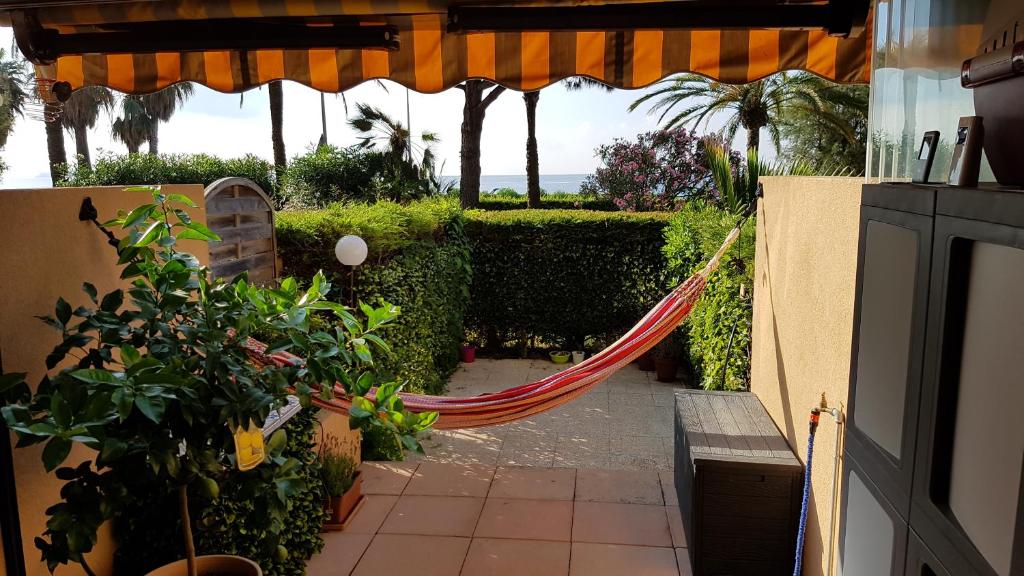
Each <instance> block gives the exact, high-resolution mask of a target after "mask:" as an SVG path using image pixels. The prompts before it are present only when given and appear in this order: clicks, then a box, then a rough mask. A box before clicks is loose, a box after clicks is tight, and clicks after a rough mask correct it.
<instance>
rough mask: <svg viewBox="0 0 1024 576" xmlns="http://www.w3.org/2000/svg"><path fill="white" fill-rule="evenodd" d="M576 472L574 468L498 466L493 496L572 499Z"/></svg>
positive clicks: (492, 491)
mask: <svg viewBox="0 0 1024 576" xmlns="http://www.w3.org/2000/svg"><path fill="white" fill-rule="evenodd" d="M575 491H576V471H575V470H573V469H572V468H548V469H545V468H524V467H508V466H503V467H501V468H498V469H497V470H496V471H495V473H494V480H493V481H491V491H490V493H489V494H488V495H489V496H490V497H491V498H528V499H531V500H572V498H573V494H574V493H575Z"/></svg>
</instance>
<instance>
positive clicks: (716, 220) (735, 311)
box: [665, 201, 756, 390]
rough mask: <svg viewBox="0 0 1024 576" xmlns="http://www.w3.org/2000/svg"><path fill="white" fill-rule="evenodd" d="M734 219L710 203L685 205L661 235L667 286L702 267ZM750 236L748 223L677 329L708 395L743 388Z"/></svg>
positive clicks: (751, 263) (750, 283)
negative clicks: (681, 331) (742, 294)
mask: <svg viewBox="0 0 1024 576" xmlns="http://www.w3.org/2000/svg"><path fill="white" fill-rule="evenodd" d="M737 220H738V217H737V216H735V215H733V214H730V213H728V212H726V211H724V210H722V209H721V208H718V207H716V206H714V205H712V204H708V203H706V202H702V201H694V202H689V203H687V204H686V205H685V206H684V207H683V208H682V210H680V211H679V212H678V213H677V214H676V215H675V216H674V217H673V218H672V221H671V222H670V223H669V226H668V229H667V230H666V234H665V236H666V240H667V242H666V244H665V257H666V259H667V261H668V269H669V274H670V278H669V281H670V282H671V283H678V282H681V281H682V280H683V279H685V278H687V277H689V276H690V275H691V274H693V273H694V272H696V271H697V270H699V269H700V268H702V267H703V266H704V265H705V264H706V263H707V260H708V259H709V258H710V257H711V256H712V255H713V254H714V253H715V252H716V251H717V250H718V248H719V247H720V246H721V244H722V242H723V241H724V239H725V237H726V236H727V235H728V234H729V232H730V231H731V230H732V229H733V228H734V227H735V226H736V222H737ZM755 234H756V224H755V222H754V220H753V219H751V220H749V221H748V222H747V223H746V224H744V226H743V231H742V234H741V236H740V238H739V240H737V242H736V244H734V245H733V247H732V249H731V250H730V251H729V253H728V254H727V255H726V257H725V259H724V260H723V262H722V265H721V267H720V268H719V269H718V271H716V272H715V273H714V274H713V275H712V276H711V279H710V280H709V282H708V285H707V288H706V289H705V291H704V295H703V296H702V297H701V300H700V302H698V303H697V305H696V306H695V307H694V309H693V311H692V312H690V316H689V318H688V319H687V321H686V323H685V324H684V325H683V326H684V331H685V335H686V338H685V341H686V354H687V356H688V359H689V361H690V364H691V365H692V366H693V369H694V372H695V375H696V376H697V380H698V382H700V384H701V386H702V387H704V388H706V389H708V390H721V389H723V388H724V389H726V390H738V389H745V388H747V386H748V384H749V374H750V330H751V323H752V319H753V314H752V310H753V309H752V305H751V302H752V299H751V298H750V296H751V295H752V294H753V292H752V288H753V279H754V250H755V243H754V238H755ZM741 285H744V286H745V288H746V295H747V298H745V299H741V298H740V286H741ZM734 326H735V334H733V327H734ZM730 335H732V347H731V352H729V338H730ZM726 356H728V357H729V362H728V366H726ZM723 371H724V376H725V379H724V382H723Z"/></svg>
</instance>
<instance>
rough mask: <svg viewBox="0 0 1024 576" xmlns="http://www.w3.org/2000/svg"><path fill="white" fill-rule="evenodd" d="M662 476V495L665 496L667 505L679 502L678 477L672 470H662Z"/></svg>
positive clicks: (659, 473) (659, 474)
mask: <svg viewBox="0 0 1024 576" xmlns="http://www.w3.org/2000/svg"><path fill="white" fill-rule="evenodd" d="M658 476H659V477H660V478H661V495H662V496H663V497H664V498H665V506H675V505H678V504H679V497H678V493H677V492H676V479H675V478H676V477H675V472H673V471H672V470H661V471H660V472H658Z"/></svg>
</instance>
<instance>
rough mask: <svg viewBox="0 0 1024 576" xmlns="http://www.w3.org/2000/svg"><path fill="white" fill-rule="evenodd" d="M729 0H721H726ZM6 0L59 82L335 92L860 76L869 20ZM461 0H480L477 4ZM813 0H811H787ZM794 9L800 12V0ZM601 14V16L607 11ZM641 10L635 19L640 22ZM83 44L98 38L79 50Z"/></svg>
mask: <svg viewBox="0 0 1024 576" xmlns="http://www.w3.org/2000/svg"><path fill="white" fill-rule="evenodd" d="M738 2H739V0H737V1H735V2H732V3H730V2H728V1H725V0H723V1H722V2H719V4H720V5H722V6H723V7H725V8H728V7H730V6H731V5H736V4H737V3H738ZM739 3H743V2H739ZM5 4H6V5H5ZM10 4H11V3H10V2H7V3H4V2H0V17H3V15H6V16H7V17H8V18H9V19H10V20H11V21H12V22H13V24H14V26H15V31H16V34H17V35H18V40H19V44H20V45H22V48H23V50H25V49H26V45H29V46H28V48H29V49H28V50H25V51H26V52H27V53H28V52H31V50H32V48H33V47H34V45H35V44H39V45H43V44H45V43H46V41H49V42H51V43H53V45H57V46H59V47H63V48H64V49H60V50H58V51H57V55H56V56H57V57H56V58H55V61H54V62H53V63H52V64H49V65H45V66H41V67H39V71H40V74H41V76H43V77H46V78H49V79H52V80H54V81H57V82H65V83H67V85H70V87H71V89H77V88H81V87H83V86H92V85H102V86H108V87H110V88H113V89H116V90H119V91H122V92H126V93H134V94H142V93H149V92H153V91H156V90H159V89H161V88H164V87H166V86H169V85H171V84H174V83H177V82H183V81H191V82H197V83H200V84H204V85H206V86H209V87H210V88H212V89H214V90H218V91H221V92H241V91H244V90H247V89H250V88H253V87H255V86H260V85H262V84H265V83H267V82H270V81H273V80H279V79H288V80H293V81H296V82H300V83H302V84H306V85H308V86H311V87H312V88H315V89H317V90H321V91H325V92H338V91H342V90H345V89H348V88H351V87H353V86H355V85H357V84H360V83H362V82H365V81H367V80H373V79H390V80H393V81H395V82H398V83H400V84H402V85H405V86H408V87H409V88H412V89H414V90H417V91H419V92H426V93H433V92H439V91H442V90H444V89H446V88H450V87H452V86H454V85H456V84H458V83H460V82H462V81H464V80H466V79H469V78H481V79H486V80H491V81H494V82H497V83H499V84H502V85H504V86H507V87H509V88H512V89H516V90H523V91H529V90H537V89H540V88H543V87H544V86H547V85H549V84H552V83H554V82H557V81H559V80H561V79H564V78H567V77H571V76H589V77H591V78H594V79H596V80H599V81H601V82H604V83H607V84H609V85H612V86H615V87H619V88H640V87H643V86H646V85H649V84H651V83H653V82H655V81H657V80H659V79H661V78H664V77H666V76H668V75H670V74H674V73H678V72H695V73H698V74H702V75H705V76H708V77H711V78H714V79H717V80H720V81H722V82H728V83H744V82H750V81H753V80H757V79H760V78H763V77H765V76H768V75H771V74H773V73H775V72H779V71H783V70H806V71H809V72H812V73H815V74H818V75H820V76H822V77H825V78H828V79H830V80H835V81H837V82H842V83H867V82H868V81H869V78H870V57H869V53H870V47H871V38H870V30H871V27H870V22H868V23H867V25H866V26H865V27H864V29H865V31H864V32H863V33H861V34H860V35H859V36H857V37H850V38H841V37H836V36H830V35H829V34H828V32H827V31H826V30H825V29H823V28H820V29H780V28H774V29H771V28H749V27H746V28H732V27H730V28H727V29H682V28H676V27H674V26H673V27H672V28H663V29H658V28H651V27H646V26H647V25H645V27H644V28H642V29H640V28H638V29H630V28H626V29H619V28H618V27H616V28H615V29H607V30H601V29H594V27H595V26H594V22H600V20H598V19H595V18H591V16H592V15H593V11H594V7H595V6H604V7H606V10H607V9H608V8H610V9H611V10H617V11H619V13H621V14H622V15H623V18H622V20H623V21H624V23H628V22H629V21H630V20H631V19H632V16H642V15H643V13H644V11H645V10H651V9H652V8H654V7H656V6H654V5H655V4H660V5H661V6H660V8H661V10H662V12H661V13H666V12H664V11H665V10H666V8H665V6H668V7H669V8H667V10H671V12H669V13H670V14H673V15H674V14H676V11H677V10H678V11H679V12H678V13H679V14H680V15H681V16H682V17H685V15H686V12H685V11H687V10H701V7H700V6H698V4H700V5H701V6H706V5H708V2H707V1H706V0H702V1H700V2H699V3H694V2H690V1H688V0H674V1H673V0H669V1H668V2H658V3H655V2H651V1H650V0H648V1H647V2H643V3H639V2H615V3H610V2H602V1H600V0H599V1H597V2H593V1H589V2H586V3H585V4H579V3H573V2H562V1H560V0H549V1H544V2H531V3H529V4H526V5H523V4H517V5H516V6H517V7H522V6H535V7H537V6H540V7H544V8H547V9H550V8H553V7H556V8H558V9H560V10H568V11H569V12H568V14H577V13H578V14H580V15H581V16H582V17H583V18H581V20H580V25H579V27H580V28H583V29H577V30H571V29H565V28H568V27H570V26H575V24H574V23H569V24H565V23H564V19H560V20H559V21H556V22H552V23H550V24H538V25H537V27H538V28H542V27H543V28H547V29H545V30H540V29H538V30H532V29H529V28H532V27H533V25H532V24H530V23H529V22H530V19H529V18H527V19H525V20H524V22H527V24H526V26H524V27H523V29H521V30H509V31H504V30H503V31H494V32H476V31H474V32H468V31H454V30H452V29H453V25H452V22H453V21H454V19H453V18H452V15H451V12H450V10H458V8H459V7H457V6H456V7H454V8H453V7H452V6H451V4H452V2H450V1H445V0H359V1H351V0H344V1H343V0H330V1H327V0H282V1H279V2H268V1H266V0H223V1H217V2H209V1H201V0H150V1H131V2H106V3H91V4H82V3H81V2H79V3H76V4H68V5H65V4H66V3H61V2H57V3H56V4H58V5H55V6H50V7H43V8H38V9H33V10H25V11H22V10H16V9H14V8H10V7H9V5H10ZM21 4H25V3H24V2H21ZM504 5H505V6H508V3H505V4H504ZM745 5H756V6H764V7H765V8H763V10H770V9H771V8H770V6H771V5H770V4H769V0H746V2H745ZM473 6H474V7H477V8H479V9H481V10H483V9H486V7H481V5H480V4H479V3H478V4H474V5H473ZM789 6H790V8H792V7H793V5H789ZM821 6H822V5H821V4H820V3H814V2H809V3H806V4H801V5H796V8H798V9H808V10H818V9H819V8H821ZM5 10H6V12H3V11H5ZM576 10H580V11H579V12H575V11H576ZM588 10H589V12H588ZM819 11H820V10H819ZM564 13H566V12H560V13H559V14H564ZM789 13H792V12H789ZM805 13H806V14H812V12H806V11H805V12H801V14H805ZM526 14H527V15H531V16H532V15H533V14H540V12H526ZM604 14H605V16H604V17H605V18H607V17H608V16H607V14H608V12H604ZM611 14H612V15H614V12H612V13H611ZM792 14H796V13H792ZM647 16H648V17H647V18H646V20H644V18H642V17H641V18H638V19H637V21H638V22H650V21H651V18H650V14H647ZM747 19H749V18H747ZM869 19H870V15H869ZM698 20H699V18H698ZM740 20H743V18H742V17H741V18H740ZM800 27H801V28H806V26H800ZM470 28H471V27H470ZM175 30H178V32H177V33H175V32H174V31H175ZM374 34H383V36H382V38H381V40H385V39H386V41H384V42H379V45H378V44H359V42H361V41H363V40H360V39H362V38H366V37H372V36H373V35H374ZM55 38H58V40H54V39H55ZM115 38H116V39H117V40H116V41H113V40H111V39H115ZM335 41H336V42H337V43H336V44H332V43H333V42H335ZM313 44H315V45H316V46H315V47H312V45H313ZM325 45H330V46H339V45H349V46H352V47H346V48H336V47H322V46H325ZM357 45H358V46H360V47H355V46H357ZM93 46H97V47H101V48H102V51H97V52H94V53H93V52H88V49H90V48H91V47H93ZM364 46H373V47H364ZM83 47H85V49H83ZM30 56H31V54H30Z"/></svg>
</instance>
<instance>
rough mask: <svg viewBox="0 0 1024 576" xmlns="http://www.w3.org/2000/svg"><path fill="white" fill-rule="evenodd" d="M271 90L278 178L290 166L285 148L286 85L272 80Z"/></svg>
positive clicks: (271, 131)
mask: <svg viewBox="0 0 1024 576" xmlns="http://www.w3.org/2000/svg"><path fill="white" fill-rule="evenodd" d="M268 90H269V92H270V139H271V140H272V141H273V144H274V167H275V168H276V169H277V176H278V178H280V177H281V175H282V174H284V171H285V169H286V168H287V167H288V157H287V155H286V154H285V149H284V87H283V85H282V84H281V81H280V80H275V81H273V82H271V83H270V84H269V86H268Z"/></svg>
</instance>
